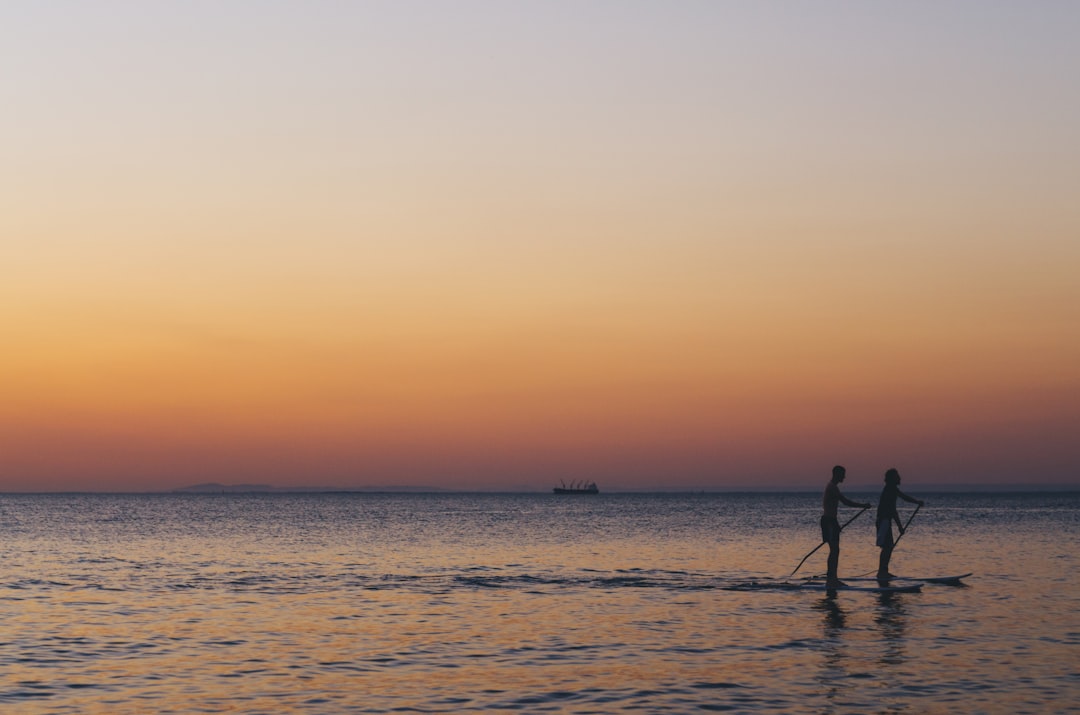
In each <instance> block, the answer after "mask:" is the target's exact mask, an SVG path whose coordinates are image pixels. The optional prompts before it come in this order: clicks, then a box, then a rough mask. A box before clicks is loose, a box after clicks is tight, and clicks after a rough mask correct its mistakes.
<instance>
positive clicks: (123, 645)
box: [0, 491, 1080, 713]
mask: <svg viewBox="0 0 1080 715" xmlns="http://www.w3.org/2000/svg"><path fill="white" fill-rule="evenodd" d="M852 494H853V495H857V492H854V491H853V492H852ZM866 496H867V497H868V498H869V497H870V496H871V495H869V494H868V495H866ZM921 496H924V497H925V498H926V499H927V501H928V505H927V507H926V508H924V509H923V510H921V511H920V513H919V514H918V515H917V516H916V518H915V520H914V521H913V522H912V525H911V530H910V531H909V532H908V534H907V536H905V537H904V539H903V540H902V541H901V542H900V543H899V545H898V546H897V550H896V554H895V556H894V559H893V571H894V572H895V573H900V574H907V575H915V576H924V575H947V574H956V573H964V572H967V571H973V572H974V575H973V576H971V577H970V578H969V579H967V581H966V584H967V585H964V586H960V587H949V586H935V585H927V586H925V587H924V588H923V590H922V592H920V593H908V594H899V595H882V594H874V593H862V592H843V591H841V592H840V593H838V594H836V595H834V596H829V595H828V594H825V593H822V592H815V591H809V590H793V589H785V588H772V587H771V586H775V585H779V584H782V582H783V581H784V577H786V576H787V575H788V574H789V573H790V572H791V570H792V569H793V568H795V565H796V564H797V563H798V562H799V560H800V559H801V558H802V557H803V556H804V555H805V554H806V552H807V551H809V550H810V549H811V548H813V547H814V546H815V545H816V544H817V543H818V541H819V538H820V536H819V532H818V526H817V517H818V514H819V508H820V504H819V495H818V494H809V493H808V494H724V495H676V496H663V495H605V494H602V495H600V496H594V497H556V496H553V495H548V494H533V495H462V494H456V495H420V494H413V495H373V494H304V495H286V494H278V495H45V496H40V495H2V496H0V534H2V536H3V538H2V541H0V550H2V556H3V559H2V562H0V563H2V572H0V629H2V630H0V709H2V710H3V711H5V712H7V711H11V712H18V713H96V712H109V713H193V712H202V713H342V712H349V713H352V712H355V713H390V712H394V713H397V712H419V713H458V712H470V711H490V710H494V711H522V712H567V713H614V712H645V713H659V712H665V713H671V712H687V713H689V712H700V711H706V712H707V711H732V712H748V713H780V712H784V713H790V712H810V713H829V712H886V713H900V712H909V713H927V712H929V713H934V712H941V713H945V712H986V713H1047V712H1080V705H1078V703H1080V615H1078V614H1080V594H1078V589H1077V586H1078V585H1080V584H1078V582H1080V579H1078V577H1077V571H1078V555H1077V547H1078V546H1080V538H1078V537H1080V494H1077V493H1070V494H1053V493H1047V494H978V495H973V494H923V495H921ZM854 513H855V511H854V510H849V511H848V515H849V516H850V515H852V514H854ZM843 516H844V515H842V518H843ZM871 519H872V516H871V514H870V513H867V514H866V515H864V516H862V517H860V518H859V519H856V520H855V522H854V523H852V525H851V526H850V527H848V529H847V530H845V532H844V536H843V551H842V557H841V576H855V575H859V574H861V573H866V572H869V571H873V570H874V569H875V568H876V556H877V550H876V549H875V548H874V546H873V533H872V531H873V530H872V524H871ZM824 564H825V549H822V550H820V551H819V552H818V553H817V554H815V555H814V556H813V557H811V559H810V560H808V561H807V563H806V564H805V565H804V566H803V568H802V569H801V570H800V573H799V574H798V576H802V575H804V574H806V575H811V574H814V573H821V572H822V571H823V570H824ZM795 580H797V578H796V579H795Z"/></svg>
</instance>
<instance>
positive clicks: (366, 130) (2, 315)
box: [0, 0, 1080, 491]
mask: <svg viewBox="0 0 1080 715" xmlns="http://www.w3.org/2000/svg"><path fill="white" fill-rule="evenodd" d="M1078 36H1080V3H1075V2H1064V1H1062V2H1055V1H1053V0H1048V1H1047V2H1040V3H1034V4H1032V3H1024V2H1009V3H1002V2H989V1H979V2H961V1H957V2H907V3H866V2H814V3H768V2H712V1H708V2H693V1H690V0H685V1H681V2H670V1H666V0H664V1H660V0H658V1H656V2H643V1H633V0H618V1H616V0H606V1H601V0H597V1H592V2H588V1H587V2H527V1H518V2H514V1H511V2H504V1H501V0H498V1H497V0H491V1H479V0H462V1H457V2H435V1H431V2H416V1H401V0H393V1H387V2H343V1H335V2H330V1H312V0H305V2H270V1H259V2H256V1H254V0H252V1H250V2H228V1H224V2H197V1H195V2H150V1H145V0H132V1H130V2H111V1H108V0H105V1H102V2H94V3H76V2H24V3H4V4H3V5H2V6H0V102H2V106H3V107H4V110H3V111H2V112H0V159H2V164H0V272H2V278H0V305H2V306H3V307H2V308H0V335H3V349H2V351H0V390H2V395H3V398H2V400H0V490H8V491H20V490H38V489H41V490H53V489H56V490H68V489H109V490H112V489H120V490H127V489H132V490H143V489H167V488H172V487H176V486H183V485H187V484H193V483H198V482H204V481H221V482H229V483H236V482H259V483H271V484H276V485H280V486H284V485H339V486H365V485H395V484H410V485H425V486H438V487H453V488H494V487H502V488H512V489H517V488H537V489H544V488H548V487H550V486H551V485H552V484H554V483H557V482H558V481H559V480H560V479H564V480H566V481H570V480H572V479H595V480H596V481H598V482H599V483H600V485H601V488H602V489H603V488H606V487H607V488H615V487H623V488H650V489H653V488H664V487H694V488H719V487H727V486H743V485H752V486H772V485H784V486H787V485H803V486H817V485H820V484H822V483H824V481H825V480H827V479H828V476H829V470H830V468H831V467H832V465H833V464H835V463H842V464H845V465H847V466H848V468H849V480H848V487H849V488H858V487H859V486H866V487H874V488H876V487H877V486H879V485H880V482H881V475H882V473H883V472H884V470H885V469H886V468H888V467H890V466H896V467H898V468H899V469H900V471H901V473H902V474H904V476H905V484H911V485H918V484H967V483H988V484H1001V483H1022V482H1026V483H1034V482H1037V483H1055V484H1066V485H1073V486H1076V485H1080V439H1078V438H1077V435H1080V275H1078V272H1080V198H1078V197H1080V134H1078V127H1080V43H1078V42H1077V41H1076V38H1077V37H1078Z"/></svg>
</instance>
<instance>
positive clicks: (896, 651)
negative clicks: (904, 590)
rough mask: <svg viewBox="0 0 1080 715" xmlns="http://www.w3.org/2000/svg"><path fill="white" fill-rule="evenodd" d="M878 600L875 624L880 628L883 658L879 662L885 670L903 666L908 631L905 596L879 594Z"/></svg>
mask: <svg viewBox="0 0 1080 715" xmlns="http://www.w3.org/2000/svg"><path fill="white" fill-rule="evenodd" d="M877 599H878V604H877V606H878V607H877V610H876V613H875V614H874V624H875V625H876V626H877V628H878V633H879V634H880V637H881V643H882V652H881V658H880V659H879V660H878V662H879V663H881V666H882V667H883V668H888V667H890V666H896V665H902V664H903V662H904V643H905V635H906V631H907V613H906V612H905V608H904V601H905V599H904V598H903V594H896V593H879V594H877Z"/></svg>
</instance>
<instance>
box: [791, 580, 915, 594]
mask: <svg viewBox="0 0 1080 715" xmlns="http://www.w3.org/2000/svg"><path fill="white" fill-rule="evenodd" d="M849 580H854V579H849ZM922 587H923V585H922V584H921V583H905V584H903V585H901V586H852V585H851V584H850V583H849V584H845V585H843V586H837V587H836V588H829V587H828V586H826V585H825V583H824V582H822V581H810V582H808V583H803V584H799V588H808V589H810V590H811V591H869V592H871V593H914V592H915V591H920V590H922Z"/></svg>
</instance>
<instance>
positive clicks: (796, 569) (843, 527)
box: [788, 506, 906, 578]
mask: <svg viewBox="0 0 1080 715" xmlns="http://www.w3.org/2000/svg"><path fill="white" fill-rule="evenodd" d="M869 508H870V507H868V506H864V507H863V508H862V510H861V511H860V512H859V513H858V514H856V515H855V516H853V517H851V518H850V519H848V520H847V521H845V522H844V525H843V526H841V527H840V531H843V530H844V529H845V528H846V527H847V525H848V524H850V523H851V522H853V521H855V520H856V519H858V518H859V517H860V516H862V513H863V512H864V511H866V510H867V509H869ZM905 528H906V527H905ZM826 543H827V542H825V541H822V542H821V543H820V544H818V545H817V546H815V547H814V549H813V551H811V552H810V553H808V554H807V555H806V556H803V558H802V561H800V562H799V565H798V566H796V567H795V571H798V570H799V569H801V568H802V565H803V564H805V563H806V560H807V559H808V558H810V557H811V556H813V555H814V553H815V552H817V550H818V549H820V548H821V547H822V546H824V545H825V544H826ZM795 571H792V572H791V576H794V575H795ZM791 576H788V578H791Z"/></svg>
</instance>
